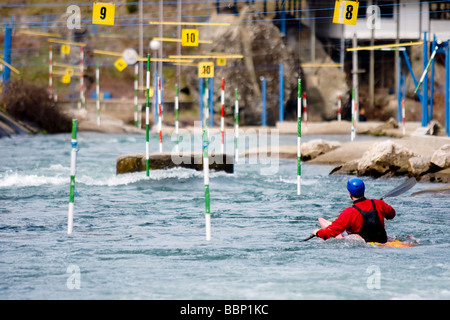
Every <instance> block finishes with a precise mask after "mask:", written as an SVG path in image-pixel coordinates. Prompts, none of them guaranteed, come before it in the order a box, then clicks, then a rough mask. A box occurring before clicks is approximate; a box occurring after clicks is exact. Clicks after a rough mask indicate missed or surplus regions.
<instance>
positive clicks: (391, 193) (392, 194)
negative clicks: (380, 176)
mask: <svg viewBox="0 0 450 320" xmlns="http://www.w3.org/2000/svg"><path fill="white" fill-rule="evenodd" d="M416 183H417V181H416V178H413V177H411V178H409V179H408V180H406V181H405V182H403V183H402V184H401V185H399V186H398V187H396V188H394V189H392V190H391V191H389V192H388V193H386V194H385V195H384V196H382V197H381V199H384V198H388V197H396V196H398V195H401V194H402V193H404V192H406V191H408V190H409V189H411V188H412V187H414V186H415V185H416Z"/></svg>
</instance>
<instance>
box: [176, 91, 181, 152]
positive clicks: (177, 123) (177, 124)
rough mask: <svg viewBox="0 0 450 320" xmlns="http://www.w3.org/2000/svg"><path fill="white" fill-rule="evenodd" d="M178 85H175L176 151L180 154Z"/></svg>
mask: <svg viewBox="0 0 450 320" xmlns="http://www.w3.org/2000/svg"><path fill="white" fill-rule="evenodd" d="M178 103H179V102H178V84H175V135H176V141H175V150H176V152H177V153H178V152H179V149H178V140H179V133H178V129H179V126H180V124H179V121H178V108H179V106H178Z"/></svg>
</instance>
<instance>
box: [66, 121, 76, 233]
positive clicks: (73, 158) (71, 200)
mask: <svg viewBox="0 0 450 320" xmlns="http://www.w3.org/2000/svg"><path fill="white" fill-rule="evenodd" d="M71 144H72V151H71V153H70V195H69V213H68V216H67V234H72V231H73V209H74V198H75V171H76V162H77V146H78V141H77V120H76V119H72V141H71Z"/></svg>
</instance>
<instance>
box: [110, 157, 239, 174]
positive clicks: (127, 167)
mask: <svg viewBox="0 0 450 320" xmlns="http://www.w3.org/2000/svg"><path fill="white" fill-rule="evenodd" d="M149 160H150V161H149V169H150V170H158V169H170V168H175V167H183V168H189V169H195V170H203V154H202V153H200V152H198V153H181V154H176V153H170V152H163V153H151V154H150V155H149ZM209 169H210V170H216V171H225V172H227V173H233V169H234V156H233V155H227V154H210V155H209ZM145 170H146V166H145V154H143V153H135V154H126V155H122V156H119V157H118V158H117V164H116V173H117V174H121V173H130V172H137V171H145Z"/></svg>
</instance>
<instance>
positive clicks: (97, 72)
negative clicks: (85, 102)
mask: <svg viewBox="0 0 450 320" xmlns="http://www.w3.org/2000/svg"><path fill="white" fill-rule="evenodd" d="M95 96H96V97H95V98H96V99H95V102H96V105H97V126H100V66H99V64H98V62H97V65H96V67H95Z"/></svg>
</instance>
